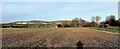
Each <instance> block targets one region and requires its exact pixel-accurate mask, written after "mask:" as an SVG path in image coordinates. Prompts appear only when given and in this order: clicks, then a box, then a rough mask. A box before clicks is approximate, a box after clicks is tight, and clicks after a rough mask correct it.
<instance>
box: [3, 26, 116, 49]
mask: <svg viewBox="0 0 120 49" xmlns="http://www.w3.org/2000/svg"><path fill="white" fill-rule="evenodd" d="M2 30H3V32H2V46H3V47H76V46H77V43H78V41H81V43H82V44H83V47H118V35H112V34H107V33H103V32H102V31H97V30H95V29H90V28H49V29H27V28H26V29H17V28H7V29H2Z"/></svg>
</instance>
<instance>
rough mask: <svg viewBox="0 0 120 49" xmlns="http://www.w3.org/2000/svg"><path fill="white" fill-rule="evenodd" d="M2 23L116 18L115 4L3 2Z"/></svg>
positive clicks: (116, 9) (116, 5) (116, 4)
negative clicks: (94, 17) (95, 17)
mask: <svg viewBox="0 0 120 49" xmlns="http://www.w3.org/2000/svg"><path fill="white" fill-rule="evenodd" d="M2 14H3V17H2V21H3V23H5V22H15V21H29V20H43V21H44V20H45V21H54V20H71V19H73V18H76V17H78V18H82V19H84V20H87V21H90V19H91V17H92V16H97V15H98V16H101V17H102V20H105V18H106V16H109V15H115V16H116V18H117V17H118V3H117V2H5V0H4V3H3V4H2Z"/></svg>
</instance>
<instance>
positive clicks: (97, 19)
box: [95, 16, 101, 24]
mask: <svg viewBox="0 0 120 49" xmlns="http://www.w3.org/2000/svg"><path fill="white" fill-rule="evenodd" d="M95 20H96V23H97V24H98V23H99V21H100V20H101V17H100V16H96V17H95Z"/></svg>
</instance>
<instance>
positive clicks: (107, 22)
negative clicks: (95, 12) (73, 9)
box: [59, 15, 120, 27]
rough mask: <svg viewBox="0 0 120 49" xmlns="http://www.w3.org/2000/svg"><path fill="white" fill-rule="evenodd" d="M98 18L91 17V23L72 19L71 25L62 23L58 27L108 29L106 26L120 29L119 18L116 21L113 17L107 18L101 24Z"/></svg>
mask: <svg viewBox="0 0 120 49" xmlns="http://www.w3.org/2000/svg"><path fill="white" fill-rule="evenodd" d="M101 18H102V17H100V16H93V17H91V22H88V21H86V20H83V19H81V18H74V19H72V22H71V23H69V24H68V23H67V22H64V24H63V25H60V24H59V26H60V27H62V26H63V27H96V26H99V27H108V26H115V27H120V18H119V19H118V20H116V18H115V16H114V15H110V16H107V17H106V19H105V20H104V21H102V22H100V21H101Z"/></svg>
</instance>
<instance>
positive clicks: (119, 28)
mask: <svg viewBox="0 0 120 49" xmlns="http://www.w3.org/2000/svg"><path fill="white" fill-rule="evenodd" d="M93 28H94V29H97V30H102V31H109V32H120V27H118V28H117V27H110V28H100V27H93Z"/></svg>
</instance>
